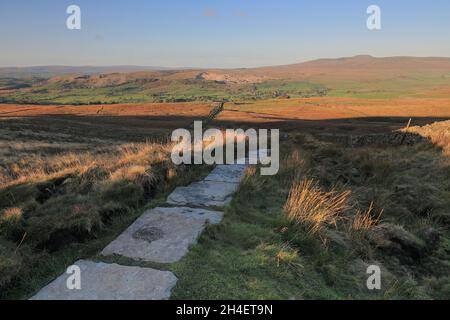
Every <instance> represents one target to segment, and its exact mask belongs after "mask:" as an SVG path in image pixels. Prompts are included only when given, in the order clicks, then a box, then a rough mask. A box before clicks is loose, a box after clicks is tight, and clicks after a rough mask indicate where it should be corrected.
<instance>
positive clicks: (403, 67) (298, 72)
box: [233, 55, 450, 81]
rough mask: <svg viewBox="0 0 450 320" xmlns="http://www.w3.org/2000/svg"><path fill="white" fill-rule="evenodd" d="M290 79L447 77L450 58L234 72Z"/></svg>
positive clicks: (356, 60) (351, 60)
mask: <svg viewBox="0 0 450 320" xmlns="http://www.w3.org/2000/svg"><path fill="white" fill-rule="evenodd" d="M239 73H241V74H242V75H246V76H255V77H269V78H275V79H289V80H351V81H355V80H356V81H358V80H361V81H363V80H381V79H389V78H398V77H407V76H412V75H414V74H419V73H420V74H422V73H427V74H428V73H429V74H448V73H450V58H439V57H430V58H417V57H387V58H375V57H372V56H369V55H359V56H354V57H347V58H338V59H319V60H314V61H308V62H303V63H298V64H291V65H283V66H272V67H263V68H254V69H243V70H236V71H234V72H233V74H234V75H235V76H236V74H239Z"/></svg>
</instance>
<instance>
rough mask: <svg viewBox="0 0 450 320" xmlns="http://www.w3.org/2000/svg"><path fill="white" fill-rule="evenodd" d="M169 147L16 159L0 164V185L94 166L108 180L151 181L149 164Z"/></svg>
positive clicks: (161, 159)
mask: <svg viewBox="0 0 450 320" xmlns="http://www.w3.org/2000/svg"><path fill="white" fill-rule="evenodd" d="M170 150H171V146H170V145H164V144H159V143H132V144H125V145H121V146H117V147H112V148H110V149H105V150H94V151H92V152H83V153H79V154H76V153H63V154H56V155H48V156H45V155H40V156H33V157H30V158H27V159H18V160H17V161H14V162H12V163H8V164H4V165H3V166H1V167H0V187H1V188H5V187H9V186H12V185H17V184H23V183H34V182H39V181H45V180H49V179H54V178H58V177H61V176H68V175H72V174H83V173H86V172H89V171H90V170H93V169H101V170H102V171H104V172H106V173H108V174H109V176H110V178H111V180H116V179H119V178H122V179H123V178H125V179H127V180H128V179H131V180H150V181H154V180H155V177H154V174H153V173H152V172H151V170H149V168H151V165H152V164H155V163H160V162H164V161H167V160H168V159H169V157H170Z"/></svg>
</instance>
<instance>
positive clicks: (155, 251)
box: [31, 153, 255, 300]
mask: <svg viewBox="0 0 450 320" xmlns="http://www.w3.org/2000/svg"><path fill="white" fill-rule="evenodd" d="M249 157H255V153H253V154H250V155H249ZM245 163H248V161H246V162H245ZM246 166H247V165H218V166H216V168H215V169H214V170H213V171H212V172H211V173H210V174H209V175H208V176H207V177H206V178H205V179H204V180H203V181H200V182H194V183H191V184H190V185H189V186H187V187H178V188H176V189H175V190H174V191H173V192H172V193H171V194H170V195H169V197H168V199H167V203H168V204H169V205H175V206H176V207H168V208H160V207H158V208H154V209H152V210H149V211H147V212H145V213H144V214H143V215H142V216H141V217H140V218H138V219H137V220H136V221H135V222H134V223H133V224H132V225H131V226H130V227H129V228H128V229H127V230H125V231H124V232H123V233H122V234H121V235H120V236H119V237H118V238H117V239H116V240H114V241H113V242H111V243H110V244H109V245H108V246H107V247H106V248H105V249H104V250H103V251H102V252H101V254H102V255H104V256H107V255H113V254H115V255H121V256H125V257H129V258H132V259H136V260H142V261H152V262H160V263H173V262H177V261H179V260H180V259H181V258H182V257H184V256H185V255H186V253H187V252H188V249H189V247H190V246H191V245H193V244H195V243H196V242H197V239H198V237H199V235H200V234H201V232H202V231H203V229H204V227H205V225H206V224H207V223H210V224H217V223H220V221H221V220H222V218H223V212H220V211H214V210H209V209H206V208H207V207H214V208H217V207H224V206H225V205H227V204H228V203H229V202H230V201H231V198H232V195H233V193H234V192H236V190H237V188H238V186H239V183H240V181H241V179H242V177H243V176H244V174H245V168H246ZM75 265H78V266H79V267H80V269H81V290H76V289H74V290H69V289H68V288H67V286H66V282H67V279H68V278H69V276H70V275H68V274H65V273H64V274H63V275H61V276H59V277H58V278H57V279H55V280H54V281H53V282H51V283H50V284H49V285H47V286H46V287H44V288H43V289H41V290H40V291H39V292H38V293H37V294H36V295H35V296H33V297H32V298H31V299H33V300H115V299H119V300H162V299H168V298H169V297H170V293H171V290H172V288H173V287H174V286H175V284H176V281H177V278H176V277H175V275H174V274H173V273H172V272H169V271H160V270H156V269H152V268H141V267H131V266H121V265H118V264H108V263H103V262H92V261H86V260H80V261H77V262H76V263H75Z"/></svg>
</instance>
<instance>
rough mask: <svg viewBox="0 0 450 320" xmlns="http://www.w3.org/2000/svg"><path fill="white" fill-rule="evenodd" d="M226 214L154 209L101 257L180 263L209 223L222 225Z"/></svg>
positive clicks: (108, 247) (115, 241) (109, 246)
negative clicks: (114, 256) (123, 257)
mask: <svg viewBox="0 0 450 320" xmlns="http://www.w3.org/2000/svg"><path fill="white" fill-rule="evenodd" d="M222 217H223V213H221V212H217V211H210V210H203V209H191V208H184V207H181V208H155V209H152V210H149V211H148V212H146V213H144V214H143V215H142V216H141V217H140V218H138V219H137V220H136V221H135V222H134V223H133V224H132V225H131V226H130V227H128V229H127V230H125V231H124V232H123V233H122V234H121V235H120V236H119V237H117V239H116V240H114V241H113V242H111V243H110V244H109V245H108V246H107V247H106V248H105V249H103V251H102V253H101V254H102V255H112V254H117V255H122V256H125V257H128V258H132V259H136V260H144V261H153V262H160V263H172V262H176V261H179V260H180V259H181V258H182V257H183V256H185V255H186V253H187V252H188V250H189V247H190V246H191V245H193V244H195V243H196V242H197V238H198V236H199V235H200V233H201V232H202V231H203V229H204V227H205V224H206V222H207V221H208V222H210V223H219V222H220V221H221V220H222Z"/></svg>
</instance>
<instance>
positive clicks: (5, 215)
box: [0, 207, 22, 223]
mask: <svg viewBox="0 0 450 320" xmlns="http://www.w3.org/2000/svg"><path fill="white" fill-rule="evenodd" d="M21 217H22V209H21V208H18V207H12V208H6V209H3V210H2V211H0V223H1V222H3V221H8V220H20V218H21Z"/></svg>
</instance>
